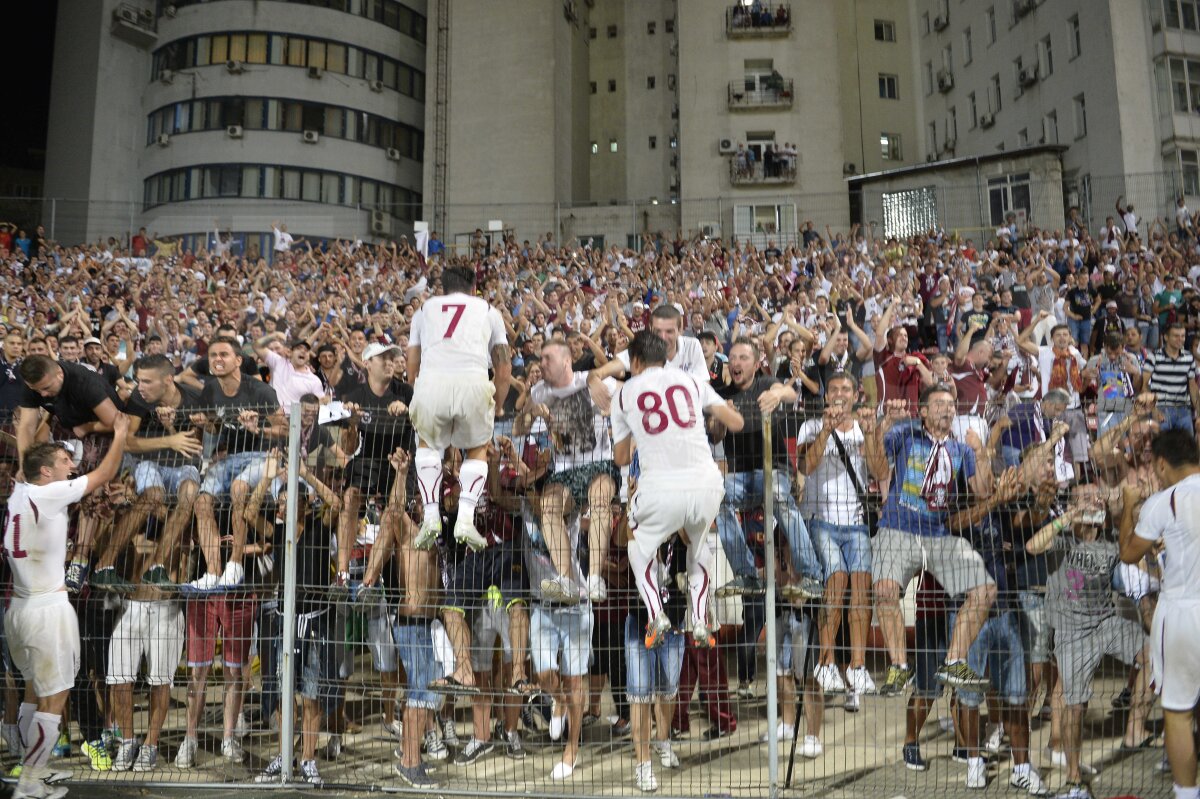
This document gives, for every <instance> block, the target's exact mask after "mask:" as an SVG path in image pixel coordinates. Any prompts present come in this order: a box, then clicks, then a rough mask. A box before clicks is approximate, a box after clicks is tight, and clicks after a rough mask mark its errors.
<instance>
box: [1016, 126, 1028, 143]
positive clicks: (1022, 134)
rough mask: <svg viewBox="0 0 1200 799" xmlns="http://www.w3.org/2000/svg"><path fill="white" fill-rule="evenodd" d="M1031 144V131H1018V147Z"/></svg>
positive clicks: (1022, 129)
mask: <svg viewBox="0 0 1200 799" xmlns="http://www.w3.org/2000/svg"><path fill="white" fill-rule="evenodd" d="M1027 144H1029V129H1028V128H1021V129H1020V130H1018V131H1017V146H1018V147H1024V146H1026V145H1027Z"/></svg>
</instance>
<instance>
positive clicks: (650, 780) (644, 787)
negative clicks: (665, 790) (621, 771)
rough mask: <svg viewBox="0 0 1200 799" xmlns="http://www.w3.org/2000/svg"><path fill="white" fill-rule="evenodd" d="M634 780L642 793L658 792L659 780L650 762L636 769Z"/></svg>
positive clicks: (639, 765) (637, 766)
mask: <svg viewBox="0 0 1200 799" xmlns="http://www.w3.org/2000/svg"><path fill="white" fill-rule="evenodd" d="M633 779H634V782H636V783H637V788H638V790H639V791H641V792H642V793H654V792H655V791H657V790H658V778H657V777H655V776H654V766H653V765H652V764H651V763H650V761H649V760H647V761H646V762H645V763H638V764H637V765H636V766H635V767H634V770H633Z"/></svg>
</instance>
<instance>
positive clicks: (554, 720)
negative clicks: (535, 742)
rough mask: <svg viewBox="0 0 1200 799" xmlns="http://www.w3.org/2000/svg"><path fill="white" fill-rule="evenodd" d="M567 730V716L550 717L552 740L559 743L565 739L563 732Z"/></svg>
mask: <svg viewBox="0 0 1200 799" xmlns="http://www.w3.org/2000/svg"><path fill="white" fill-rule="evenodd" d="M566 728H567V714H566V713H564V714H562V715H561V716H555V715H553V714H551V716H550V740H551V741H557V740H559V739H560V738H562V737H563V731H564V730H566Z"/></svg>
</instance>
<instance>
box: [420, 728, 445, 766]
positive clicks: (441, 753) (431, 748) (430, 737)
mask: <svg viewBox="0 0 1200 799" xmlns="http://www.w3.org/2000/svg"><path fill="white" fill-rule="evenodd" d="M425 757H427V758H429V759H430V760H433V761H436V762H439V763H440V762H441V761H443V760H445V759H446V758H448V757H450V750H449V749H447V748H446V744H445V743H443V742H442V736H440V735H438V734H437V731H436V730H428V731H426V733H425Z"/></svg>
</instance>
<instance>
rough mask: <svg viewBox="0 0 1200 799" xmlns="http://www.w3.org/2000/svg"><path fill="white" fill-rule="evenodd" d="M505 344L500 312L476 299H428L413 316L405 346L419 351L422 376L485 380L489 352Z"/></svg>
mask: <svg viewBox="0 0 1200 799" xmlns="http://www.w3.org/2000/svg"><path fill="white" fill-rule="evenodd" d="M500 344H508V335H507V334H506V333H505V331H504V320H503V319H502V318H501V316H500V312H499V311H497V310H496V309H495V308H493V307H492V306H491V305H489V304H488V303H487V301H486V300H483V299H480V298H479V297H472V296H470V295H467V294H446V295H442V296H438V297H430V298H429V299H428V300H426V302H425V304H424V305H422V306H421V310H419V311H417V313H416V314H415V315H414V316H413V320H412V332H411V334H410V335H409V339H408V345H409V346H410V347H420V348H421V374H425V373H426V372H428V373H430V374H435V373H436V374H480V375H483V377H484V378H486V377H487V372H488V369H490V368H491V366H492V348H493V347H495V346H497V345H500Z"/></svg>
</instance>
